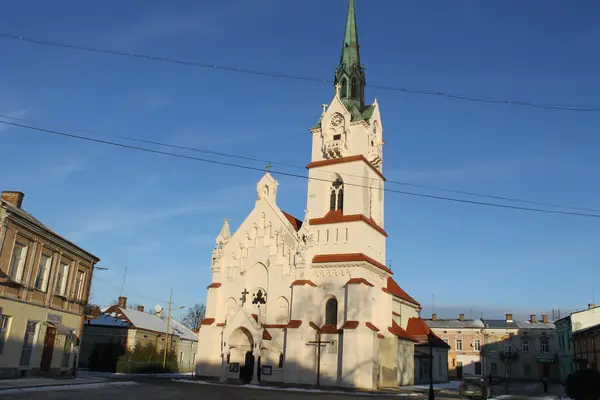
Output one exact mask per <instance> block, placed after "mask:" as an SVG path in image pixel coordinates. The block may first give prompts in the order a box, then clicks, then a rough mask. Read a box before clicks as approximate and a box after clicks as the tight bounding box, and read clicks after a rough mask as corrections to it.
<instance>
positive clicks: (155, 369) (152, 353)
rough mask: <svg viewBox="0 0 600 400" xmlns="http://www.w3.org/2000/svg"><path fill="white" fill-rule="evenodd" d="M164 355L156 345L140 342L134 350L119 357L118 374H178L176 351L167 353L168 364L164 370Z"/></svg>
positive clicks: (170, 350)
mask: <svg viewBox="0 0 600 400" xmlns="http://www.w3.org/2000/svg"><path fill="white" fill-rule="evenodd" d="M163 357H164V353H163V350H162V349H157V348H156V346H155V345H154V343H141V342H138V343H136V345H135V346H134V348H133V349H132V350H129V351H128V352H127V353H125V355H123V356H122V357H119V361H118V362H117V372H123V373H138V374H158V373H169V372H177V367H178V366H177V354H176V353H175V350H174V349H169V351H168V352H167V364H166V366H165V368H163Z"/></svg>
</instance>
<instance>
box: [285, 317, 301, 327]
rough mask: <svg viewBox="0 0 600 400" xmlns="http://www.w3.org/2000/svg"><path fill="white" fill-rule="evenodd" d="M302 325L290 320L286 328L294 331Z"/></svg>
mask: <svg viewBox="0 0 600 400" xmlns="http://www.w3.org/2000/svg"><path fill="white" fill-rule="evenodd" d="M301 325H302V321H300V320H297V319H293V320H291V321H290V322H289V323H288V324H287V327H288V328H292V329H296V328H300V326H301Z"/></svg>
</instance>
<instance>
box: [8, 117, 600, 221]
mask: <svg viewBox="0 0 600 400" xmlns="http://www.w3.org/2000/svg"><path fill="white" fill-rule="evenodd" d="M0 124H5V125H10V126H15V127H20V128H24V129H30V130H34V131H38V132H43V133H48V134H52V135H58V136H63V137H68V138H72V139H79V140H84V141H89V142H93V143H100V144H105V145H109V146H114V147H121V148H125V149H130V150H137V151H142V152H146V153H153V154H160V155H165V156H170V157H175V158H182V159H186V160H193V161H200V162H204V163H208V164H215V165H221V166H226V167H233V168H238V169H245V170H249V171H257V172H263V173H264V172H265V169H264V168H257V167H251V166H248V165H242V164H235V163H230V162H224V161H217V160H209V159H206V158H200V157H192V156H188V155H184V154H176V153H169V152H166V151H161V150H154V149H149V148H145V147H138V146H131V145H127V144H123V143H117V142H110V141H107V140H100V139H94V138H89V137H85V136H79V135H74V134H71V133H66V132H60V131H56V130H51V129H44V128H39V127H35V126H28V125H23V124H17V123H14V122H7V121H0ZM271 173H272V174H276V175H281V176H289V177H294V178H302V179H307V180H313V181H321V182H331V180H329V179H323V178H316V177H309V176H306V175H300V174H294V173H290V172H283V171H271ZM345 185H347V186H353V187H360V188H369V189H375V190H382V191H385V192H390V193H397V194H403V195H407V196H414V197H421V198H428V199H435V200H444V201H451V202H456V203H463V204H473V205H480V206H488V207H497V208H504V209H512V210H521V211H531V212H539V213H545V214H557V215H571V216H580V217H590V218H600V214H589V213H579V212H569V211H557V210H545V209H541V208H533V207H519V206H511V205H507V204H498V203H487V202H482V201H474V200H466V199H457V198H453V197H444V196H435V195H430V194H425V193H415V192H408V191H402V190H395V189H389V188H387V189H386V188H376V187H371V186H365V185H359V184H354V183H345Z"/></svg>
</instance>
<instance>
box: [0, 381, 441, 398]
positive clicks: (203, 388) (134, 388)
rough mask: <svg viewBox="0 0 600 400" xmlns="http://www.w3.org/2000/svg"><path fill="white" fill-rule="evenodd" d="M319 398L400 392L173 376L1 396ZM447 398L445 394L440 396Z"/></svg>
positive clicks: (384, 396) (0, 395) (371, 396)
mask: <svg viewBox="0 0 600 400" xmlns="http://www.w3.org/2000/svg"><path fill="white" fill-rule="evenodd" d="M309 398H310V399H313V398H318V399H319V400H329V399H331V400H340V399H354V400H363V399H364V400H366V399H369V400H373V399H374V398H375V399H376V398H381V399H390V398H399V397H398V396H397V394H393V395H391V396H386V395H378V396H376V397H374V396H373V395H365V396H359V395H347V394H329V393H314V392H293V391H281V390H263V389H250V388H243V387H235V386H217V385H198V384H190V383H181V382H173V381H169V380H154V381H144V382H136V383H134V384H130V385H119V383H118V382H116V383H111V384H108V385H103V386H101V387H93V388H92V387H85V385H82V387H81V388H77V387H76V386H73V387H70V388H69V389H68V390H56V389H54V390H40V391H28V392H24V393H11V394H3V393H2V392H0V399H15V400H17V399H22V400H25V399H27V400H38V399H39V400H42V399H43V400H59V399H60V400H71V399H73V400H79V399H84V400H105V399H106V400H137V399H140V400H171V399H186V400H187V399H202V400H259V399H260V400H269V399H273V400H279V399H282V400H296V399H298V400H302V399H309ZM402 398H404V399H410V400H422V399H424V398H425V397H415V396H410V397H402ZM436 399H440V400H444V397H440V396H436Z"/></svg>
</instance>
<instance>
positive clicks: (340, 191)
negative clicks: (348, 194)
mask: <svg viewBox="0 0 600 400" xmlns="http://www.w3.org/2000/svg"><path fill="white" fill-rule="evenodd" d="M329 210H330V211H344V182H343V181H342V179H341V178H337V179H336V180H335V181H334V182H333V184H332V185H331V195H330V197H329Z"/></svg>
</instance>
